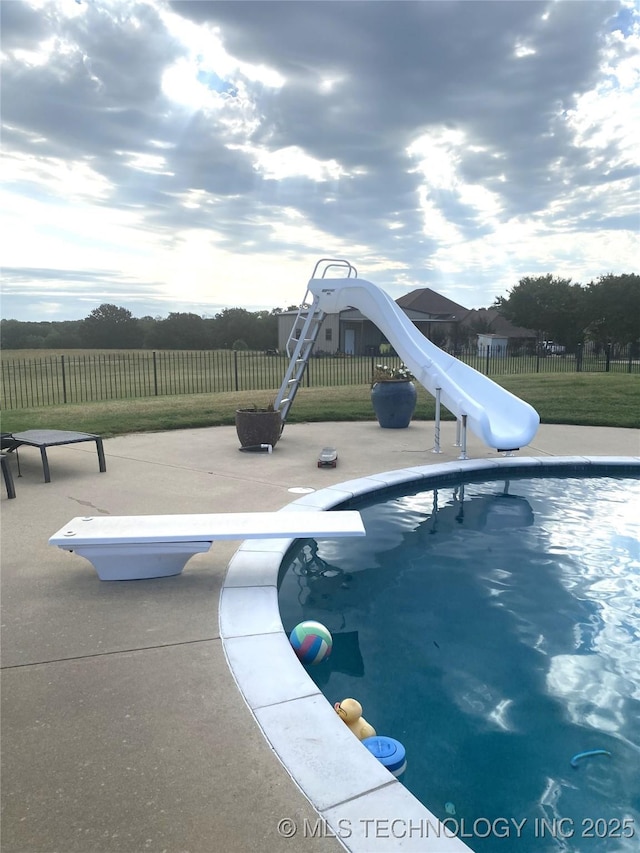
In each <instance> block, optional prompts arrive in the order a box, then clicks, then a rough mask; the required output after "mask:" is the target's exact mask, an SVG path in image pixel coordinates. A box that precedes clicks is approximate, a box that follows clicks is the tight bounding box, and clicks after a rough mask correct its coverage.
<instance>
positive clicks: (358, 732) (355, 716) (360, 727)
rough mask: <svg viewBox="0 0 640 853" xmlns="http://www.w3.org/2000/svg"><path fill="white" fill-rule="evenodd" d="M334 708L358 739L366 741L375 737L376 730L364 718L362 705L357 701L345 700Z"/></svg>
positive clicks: (337, 703)
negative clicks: (367, 738)
mask: <svg viewBox="0 0 640 853" xmlns="http://www.w3.org/2000/svg"><path fill="white" fill-rule="evenodd" d="M333 707H334V709H335V712H336V714H337V715H338V716H339V717H340V718H341V719H342V720H343V721H344V722H345V723H346V724H347V725H348V726H349V728H350V729H351V731H352V732H353V733H354V735H355V736H356V737H357V738H359V739H360V740H364V739H365V738H366V737H375V735H376V730H375V729H374V728H373V726H372V725H371V724H370V723H368V722H367V721H366V720H365V718H364V717H363V716H362V705H361V704H360V703H359V702H358V700H357V699H343V700H342V702H336V704H335V705H334V706H333Z"/></svg>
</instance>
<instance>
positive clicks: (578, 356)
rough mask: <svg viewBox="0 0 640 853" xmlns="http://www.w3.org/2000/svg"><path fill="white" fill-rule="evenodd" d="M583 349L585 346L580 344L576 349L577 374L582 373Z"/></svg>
mask: <svg viewBox="0 0 640 853" xmlns="http://www.w3.org/2000/svg"><path fill="white" fill-rule="evenodd" d="M582 349H583V344H582V342H580V343H579V344H578V348H577V349H576V373H582Z"/></svg>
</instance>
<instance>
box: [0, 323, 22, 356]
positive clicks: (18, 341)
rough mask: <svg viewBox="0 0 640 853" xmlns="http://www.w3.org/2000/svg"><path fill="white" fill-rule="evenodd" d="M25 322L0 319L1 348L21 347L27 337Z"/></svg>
mask: <svg viewBox="0 0 640 853" xmlns="http://www.w3.org/2000/svg"><path fill="white" fill-rule="evenodd" d="M26 326H27V324H26V323H22V322H20V320H0V346H1V347H2V349H22V348H23V347H24V346H25V338H26V337H27V329H26Z"/></svg>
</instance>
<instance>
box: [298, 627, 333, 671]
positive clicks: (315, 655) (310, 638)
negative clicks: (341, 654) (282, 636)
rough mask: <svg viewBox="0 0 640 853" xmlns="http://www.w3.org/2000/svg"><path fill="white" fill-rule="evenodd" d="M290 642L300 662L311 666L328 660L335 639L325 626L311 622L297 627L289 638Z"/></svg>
mask: <svg viewBox="0 0 640 853" xmlns="http://www.w3.org/2000/svg"><path fill="white" fill-rule="evenodd" d="M289 642H290V643H291V646H292V647H293V650H294V652H295V653H296V655H297V656H298V660H300V661H302V663H310V664H316V663H320V662H321V661H323V660H324V659H325V658H328V657H329V655H330V654H331V647H332V646H333V638H332V637H331V634H330V633H329V631H328V630H327V629H326V628H325V627H324V625H321V624H320V622H313V621H311V620H308V621H306V622H300V623H299V624H298V625H296V627H295V628H294V629H293V631H292V632H291V634H290V636H289Z"/></svg>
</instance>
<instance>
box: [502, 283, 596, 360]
mask: <svg viewBox="0 0 640 853" xmlns="http://www.w3.org/2000/svg"><path fill="white" fill-rule="evenodd" d="M583 298H584V290H583V289H582V288H581V286H580V285H579V284H571V279H569V278H554V276H552V275H551V273H548V274H547V275H541V276H535V277H534V276H526V277H525V278H521V279H520V281H519V282H518V284H517V285H516V286H515V287H514V288H513V289H512V290H510V291H509V292H508V294H507V296H506V297H504V296H499V297H498V298H497V299H496V301H495V303H494V307H495V308H497V309H498V311H499V312H500V314H502V316H503V317H506V319H507V320H510V321H511V322H512V323H514V325H516V326H523V327H524V328H527V329H535V330H536V331H537V333H538V336H539V338H540V339H546V340H553V341H557V342H558V343H562V344H565V345H566V346H573V345H575V344H576V343H578V342H579V341H580V340H582V337H583V329H584V301H583Z"/></svg>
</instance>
